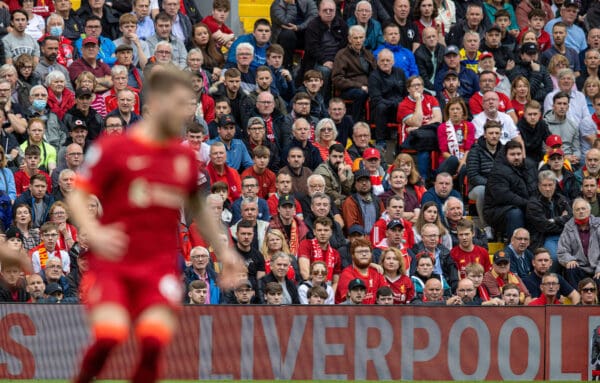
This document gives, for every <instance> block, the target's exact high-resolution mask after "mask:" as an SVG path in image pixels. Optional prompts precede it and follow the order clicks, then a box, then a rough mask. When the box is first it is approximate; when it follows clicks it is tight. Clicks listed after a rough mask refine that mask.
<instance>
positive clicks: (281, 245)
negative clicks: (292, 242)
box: [260, 229, 301, 282]
mask: <svg viewBox="0 0 600 383" xmlns="http://www.w3.org/2000/svg"><path fill="white" fill-rule="evenodd" d="M260 252H261V254H262V255H263V257H265V274H269V273H270V272H271V257H273V255H275V254H277V253H279V252H283V253H285V254H288V255H290V260H291V261H290V267H289V269H288V273H287V277H288V278H289V279H290V280H292V281H297V282H300V281H301V277H300V271H299V268H298V261H297V259H296V254H290V247H289V246H288V244H287V242H286V240H285V236H284V235H283V233H282V232H281V230H279V229H269V230H268V231H267V233H266V234H265V240H264V241H263V245H262V248H261V249H260Z"/></svg>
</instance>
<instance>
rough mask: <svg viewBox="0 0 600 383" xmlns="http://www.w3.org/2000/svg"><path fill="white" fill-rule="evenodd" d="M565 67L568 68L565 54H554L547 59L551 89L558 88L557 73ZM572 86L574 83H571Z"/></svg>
mask: <svg viewBox="0 0 600 383" xmlns="http://www.w3.org/2000/svg"><path fill="white" fill-rule="evenodd" d="M567 68H569V59H568V58H567V56H564V55H560V54H556V55H554V56H552V58H551V59H550V61H548V73H550V78H551V79H552V89H554V90H556V89H558V73H559V72H560V71H561V70H563V69H567ZM573 87H575V84H573Z"/></svg>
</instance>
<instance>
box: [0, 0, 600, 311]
mask: <svg viewBox="0 0 600 383" xmlns="http://www.w3.org/2000/svg"><path fill="white" fill-rule="evenodd" d="M599 4H600V3H597V2H596V3H592V2H580V1H579V0H564V1H558V0H554V2H553V3H548V2H546V1H545V0H521V1H516V0H515V1H502V0H487V1H485V2H482V1H480V0H472V1H454V0H415V1H409V0H362V1H355V0H353V1H337V0H336V1H334V0H320V1H315V0H274V1H273V3H272V5H271V7H270V21H269V20H267V19H258V20H257V21H256V22H255V23H254V27H253V30H252V31H251V32H250V33H246V34H236V33H234V31H233V29H236V28H231V25H227V20H228V15H229V12H230V7H231V4H230V2H229V0H213V3H212V12H211V13H210V14H209V15H201V14H200V11H199V8H198V6H197V4H196V3H195V0H158V1H157V0H133V2H131V3H129V2H124V1H115V2H112V3H111V2H107V1H105V0H82V2H81V4H73V3H72V1H71V0H55V1H53V2H52V1H49V0H19V1H15V0H5V1H0V37H1V38H0V125H1V129H0V140H1V143H2V145H0V174H1V176H2V177H0V221H1V223H2V225H3V229H4V233H5V234H4V238H5V240H6V242H7V243H8V244H9V245H10V246H11V247H12V248H14V249H15V251H22V252H23V257H27V259H29V260H30V261H31V262H30V266H31V267H30V268H29V269H28V270H23V269H21V268H20V267H19V266H16V265H12V264H4V265H2V269H1V279H0V301H4V302H46V303H56V302H64V303H74V302H82V303H85V302H86V300H87V296H88V293H90V291H89V288H90V287H89V283H90V282H89V279H90V278H86V274H88V273H89V271H90V270H89V264H88V259H87V257H88V244H87V241H86V233H85V232H79V231H78V229H77V227H75V226H74V225H72V224H71V223H70V220H69V206H68V196H69V193H70V192H71V191H72V190H73V188H74V185H75V181H76V178H77V174H78V173H79V172H81V171H83V170H84V166H83V159H84V155H85V154H86V153H92V154H93V150H90V147H92V145H93V143H94V141H95V140H97V139H98V138H100V137H101V136H103V135H114V134H128V131H129V130H130V129H132V126H134V125H135V123H136V122H138V121H140V120H143V118H144V116H145V115H147V114H151V113H152V112H153V111H152V110H148V108H147V107H146V106H145V105H144V78H146V77H147V76H148V75H149V74H150V73H152V72H153V71H158V70H161V69H163V68H167V67H173V68H179V69H180V70H182V71H186V72H188V73H189V75H190V82H191V84H192V85H193V87H194V90H195V92H196V95H195V97H194V98H193V99H191V100H189V102H188V103H186V104H185V105H181V108H184V109H185V110H186V111H187V113H188V115H189V119H188V121H187V123H186V125H185V126H182V134H181V141H182V145H183V146H187V147H189V148H191V149H192V150H193V151H194V152H195V153H196V155H197V159H198V162H199V164H200V177H199V185H198V187H199V188H201V189H202V190H204V191H205V192H206V193H205V194H206V201H205V206H206V208H207V209H209V210H210V212H211V214H212V215H213V217H214V219H215V220H217V221H218V222H220V223H221V225H222V228H223V235H222V238H221V240H222V241H226V242H228V243H230V245H231V246H232V247H235V248H236V249H237V251H238V252H239V254H240V255H241V257H242V258H243V259H244V261H245V264H246V273H245V274H244V275H240V284H239V286H238V287H237V288H235V289H234V290H232V291H223V290H221V289H220V288H219V285H218V279H219V272H220V265H219V263H218V262H217V259H216V257H215V255H214V254H213V252H212V247H211V246H210V244H209V243H206V242H205V241H204V240H203V238H202V237H201V234H199V231H198V229H199V228H200V229H201V227H202V223H201V222H195V221H193V220H192V219H191V218H190V217H189V216H188V214H187V213H186V211H185V209H182V214H181V223H180V225H179V242H178V244H177V245H178V246H177V247H178V249H179V254H178V258H177V260H176V261H178V262H179V263H180V265H181V269H182V287H183V288H184V290H185V298H184V300H185V303H187V304H223V303H229V304H250V303H252V304H254V303H265V304H276V305H280V304H409V303H415V304H434V305H437V304H440V305H463V304H467V305H519V304H533V305H544V304H558V303H570V304H596V303H597V301H598V284H599V283H600V215H599V214H600V204H599V202H598V194H599V193H600V78H599V75H598V69H599V67H600V18H599V17H598V15H599V14H600V5H599ZM242 16H243V15H242ZM386 159H387V160H388V162H389V161H390V159H391V163H386ZM92 160H93V156H92ZM128 166H130V168H131V170H132V171H135V169H136V168H137V167H138V166H140V164H138V163H137V162H135V161H131V164H128ZM178 171H185V169H174V172H178ZM115 182H118V180H115ZM123 198H129V196H123ZM102 202H103V196H101V195H99V196H93V197H92V198H91V199H90V200H89V205H88V209H89V214H92V215H94V216H95V217H98V218H99V219H102ZM148 240H149V241H151V240H152V239H151V238H148ZM502 241H503V242H504V245H505V247H504V248H503V249H501V250H498V251H496V252H494V253H493V254H492V255H490V251H489V243H490V242H502ZM25 254H27V255H25ZM174 261H175V260H174Z"/></svg>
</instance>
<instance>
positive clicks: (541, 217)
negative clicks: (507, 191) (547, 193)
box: [525, 192, 573, 249]
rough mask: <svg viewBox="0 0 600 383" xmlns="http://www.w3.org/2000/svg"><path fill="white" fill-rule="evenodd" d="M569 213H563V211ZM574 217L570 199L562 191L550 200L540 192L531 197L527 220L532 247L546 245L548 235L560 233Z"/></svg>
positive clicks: (528, 204)
mask: <svg viewBox="0 0 600 383" xmlns="http://www.w3.org/2000/svg"><path fill="white" fill-rule="evenodd" d="M565 211H566V212H567V213H568V214H567V215H563V212H565ZM572 217H573V212H572V211H571V206H569V201H567V199H566V198H565V197H564V196H563V195H562V194H560V193H556V192H555V193H554V195H553V196H552V200H548V199H547V198H546V197H544V196H542V195H541V194H540V193H539V192H538V193H537V194H536V195H535V196H533V197H531V198H530V199H529V202H528V203H527V213H526V214H525V222H526V227H527V230H529V233H531V245H530V248H532V249H537V248H538V247H541V246H543V245H544V240H545V239H546V237H549V236H552V235H560V234H561V233H562V231H563V228H564V226H565V223H567V221H568V220H569V219H571V218H572Z"/></svg>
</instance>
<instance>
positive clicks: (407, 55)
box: [373, 43, 419, 78]
mask: <svg viewBox="0 0 600 383" xmlns="http://www.w3.org/2000/svg"><path fill="white" fill-rule="evenodd" d="M384 48H387V49H389V50H391V51H392V53H393V54H394V67H395V68H400V69H402V70H403V71H404V74H405V75H406V78H409V77H410V76H418V75H419V68H417V62H416V61H415V55H414V54H413V53H412V52H411V51H410V49H406V48H404V47H403V46H402V45H391V44H388V43H383V44H381V45H380V46H378V47H377V49H375V50H374V51H373V55H374V56H375V58H377V55H379V52H381V51H382V50H383V49H384Z"/></svg>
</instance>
